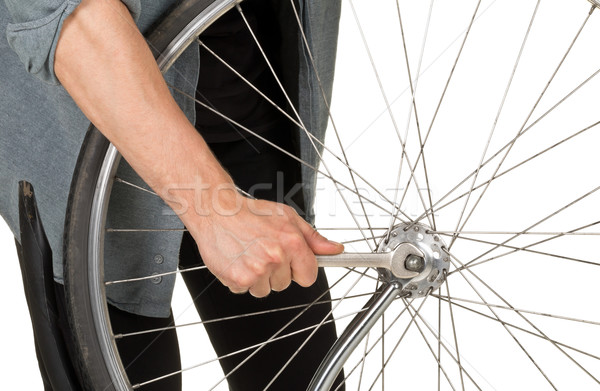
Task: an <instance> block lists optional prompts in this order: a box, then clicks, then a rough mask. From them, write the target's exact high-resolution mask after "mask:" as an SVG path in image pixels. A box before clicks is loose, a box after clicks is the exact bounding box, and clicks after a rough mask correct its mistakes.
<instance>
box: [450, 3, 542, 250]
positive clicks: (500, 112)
mask: <svg viewBox="0 0 600 391" xmlns="http://www.w3.org/2000/svg"><path fill="white" fill-rule="evenodd" d="M540 1H541V0H538V1H537V2H536V4H535V8H534V9H533V14H532V15H531V19H530V20H529V25H528V26H527V31H526V32H525V36H524V37H523V41H522V43H521V48H520V49H519V54H518V55H517V58H516V60H515V64H514V65H513V69H512V72H511V74H510V77H509V79H508V83H507V85H506V88H505V90H504V96H502V100H501V101H500V107H498V112H497V113H496V118H495V119H494V123H493V124H492V129H491V130H490V133H489V135H488V139H487V143H486V145H485V147H484V148H483V153H482V154H481V158H480V160H479V164H478V168H477V169H476V170H475V175H474V176H473V180H472V181H471V187H470V189H469V192H468V194H467V198H466V199H465V203H464V205H463V207H462V210H461V212H460V216H459V217H458V221H457V222H456V228H455V230H456V231H459V230H463V229H464V227H465V225H466V224H467V221H468V220H469V217H470V216H471V214H472V213H473V211H474V210H475V207H476V206H477V203H476V204H475V205H474V206H473V208H472V209H471V212H470V213H469V215H468V216H467V217H466V218H465V221H464V222H463V224H462V226H461V221H462V218H463V216H464V213H465V211H466V210H467V205H468V204H469V200H470V199H471V194H472V193H473V189H474V187H475V183H476V181H477V178H478V177H479V172H480V167H482V164H483V161H484V160H485V156H486V154H487V151H488V148H489V147H490V143H491V141H492V137H493V136H494V132H495V131H496V126H497V125H498V120H499V119H500V115H501V114H502V110H503V109H504V103H505V102H506V97H507V96H508V92H509V91H510V87H511V86H512V82H513V80H514V78H515V74H516V73H517V68H518V67H519V64H520V62H521V57H522V55H523V51H524V50H525V45H526V44H527V39H528V38H529V33H530V32H531V27H532V26H533V22H534V21H535V17H536V15H537V11H538V9H539V6H540ZM540 99H541V97H540ZM538 102H539V100H538ZM536 106H537V103H536ZM534 110H535V107H534ZM531 114H533V110H532V112H531ZM531 114H530V115H531ZM528 119H529V118H528ZM528 119H527V120H528ZM527 120H526V121H525V124H526V123H527ZM494 174H495V173H494ZM492 176H494V175H492ZM484 191H485V190H484ZM459 227H460V229H459ZM455 240H456V236H454V237H452V239H451V240H450V244H449V245H448V249H449V250H451V249H452V246H453V245H454V241H455Z"/></svg>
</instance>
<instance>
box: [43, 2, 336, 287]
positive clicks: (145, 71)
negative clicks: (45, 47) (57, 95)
mask: <svg viewBox="0 0 600 391" xmlns="http://www.w3.org/2000/svg"><path fill="white" fill-rule="evenodd" d="M54 71H55V73H56V75H57V77H58V79H59V80H60V81H61V83H62V85H63V86H64V87H65V88H66V89H67V91H68V92H69V94H70V95H71V96H72V97H73V99H74V100H75V102H76V103H77V104H78V106H79V107H80V108H81V110H82V111H83V112H84V114H85V115H86V116H87V117H88V118H89V119H90V121H92V123H94V125H96V127H97V128H98V129H99V130H100V131H101V132H102V133H103V134H104V135H105V136H106V137H107V138H108V139H109V140H110V141H111V142H112V143H113V144H114V145H115V146H116V148H117V149H118V150H119V151H120V152H121V154H122V155H123V157H124V158H125V159H126V160H127V161H128V162H129V164H130V165H131V166H132V167H133V168H134V169H135V170H136V172H137V173H138V174H139V175H140V176H141V177H142V178H143V179H144V180H145V181H146V183H148V185H150V186H151V187H152V188H153V189H154V190H155V191H156V192H157V193H159V194H160V195H161V196H162V197H163V198H164V199H165V201H166V202H167V203H168V204H169V205H170V206H171V207H173V208H174V209H176V210H177V209H178V208H180V207H181V205H182V203H181V202H176V201H174V200H172V199H171V198H170V197H168V190H169V188H171V189H172V188H173V187H177V186H178V185H184V184H189V183H190V182H192V181H194V180H195V181H198V180H199V182H200V186H201V187H202V188H206V189H208V190H207V191H202V192H200V193H199V194H200V196H199V197H194V194H193V193H192V192H188V193H185V192H182V194H181V198H182V199H183V201H184V202H183V204H187V208H186V210H183V211H181V213H180V215H179V216H180V218H181V220H182V221H183V223H184V224H185V225H186V227H187V228H188V230H189V231H190V233H191V234H192V236H193V237H194V239H195V240H196V242H197V244H198V247H199V249H200V253H201V255H202V257H203V260H204V262H205V263H206V265H207V266H208V268H209V269H210V270H211V271H212V272H213V273H214V274H215V275H216V276H217V277H218V278H219V279H220V280H221V282H222V283H224V284H225V285H226V286H228V287H229V288H230V289H231V290H232V291H234V292H243V291H246V290H249V291H250V293H252V294H253V295H255V296H265V295H267V294H268V293H269V292H270V291H271V289H273V290H282V289H285V288H286V287H287V286H288V285H289V283H290V280H291V279H293V280H295V281H296V282H298V283H299V284H300V285H303V286H308V285H311V284H312V283H313V282H314V280H315V278H316V274H317V265H316V260H315V257H314V253H318V254H334V253H338V252H341V251H342V249H343V247H342V246H341V245H340V244H337V243H333V242H329V241H328V240H326V239H325V238H323V237H322V236H320V235H319V234H318V233H317V232H316V231H314V230H313V229H312V227H310V226H309V225H308V224H307V223H306V222H305V221H304V220H302V218H300V217H299V216H298V215H297V214H296V213H295V211H293V209H291V208H289V207H287V206H283V205H280V204H276V203H273V202H269V201H253V200H249V199H247V198H245V197H243V196H241V195H239V194H238V193H237V191H235V188H234V186H233V182H232V180H231V178H230V177H229V175H228V174H227V173H226V172H225V170H224V169H223V168H222V167H221V166H220V164H219V163H218V162H217V160H216V159H215V158H214V156H213V155H212V153H211V152H210V150H209V148H208V146H207V145H206V143H205V142H204V140H203V139H202V137H201V136H200V135H199V134H198V132H197V131H196V129H195V128H194V126H193V125H192V124H190V122H189V121H188V120H187V118H186V117H185V115H184V113H183V112H182V111H181V110H180V109H179V107H178V106H177V104H176V103H175V101H174V99H173V98H172V96H171V94H170V92H169V90H168V88H167V85H166V83H165V81H164V80H163V77H162V75H161V73H160V71H159V69H158V67H157V66H156V63H155V61H154V58H153V56H152V54H151V52H150V49H149V48H148V46H147V44H146V42H145V40H144V38H143V37H142V35H141V34H140V32H139V30H138V29H137V28H136V26H135V24H134V22H133V20H132V18H131V16H130V15H129V12H128V10H127V8H126V7H125V6H124V5H123V4H122V3H121V2H120V1H118V0H83V1H82V3H81V5H79V6H78V7H77V8H76V9H75V11H74V12H73V13H72V14H71V15H70V16H69V17H68V18H67V19H66V20H65V23H64V25H63V28H62V32H61V35H60V39H59V41H58V45H57V48H56V55H55V63H54ZM223 188H229V189H230V190H229V191H217V192H215V191H211V190H214V189H223ZM214 205H218V206H219V208H224V209H227V210H236V211H237V210H239V212H237V213H235V214H233V215H227V214H226V213H217V211H215V208H214ZM197 210H203V211H206V212H207V213H203V214H202V215H201V214H198V213H196V212H195V211H197ZM253 210H260V211H261V213H260V214H257V213H253Z"/></svg>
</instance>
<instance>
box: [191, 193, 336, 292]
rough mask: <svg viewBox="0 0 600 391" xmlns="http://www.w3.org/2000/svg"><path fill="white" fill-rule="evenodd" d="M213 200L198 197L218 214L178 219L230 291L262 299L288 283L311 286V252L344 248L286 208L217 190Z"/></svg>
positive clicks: (314, 275)
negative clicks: (216, 208) (181, 220)
mask: <svg viewBox="0 0 600 391" xmlns="http://www.w3.org/2000/svg"><path fill="white" fill-rule="evenodd" d="M215 197H217V195H215ZM218 197H219V199H218V200H215V199H214V198H212V197H205V198H203V200H205V201H206V200H209V202H208V204H214V203H218V204H219V205H220V207H219V211H218V212H217V211H215V208H211V207H208V208H207V209H210V210H211V212H210V213H208V215H207V216H202V217H199V216H194V212H191V211H190V212H191V213H186V214H185V215H184V216H185V217H183V220H184V222H186V226H187V228H188V230H189V231H190V233H191V234H192V236H193V237H194V239H195V240H196V243H197V244H198V248H199V249H200V254H201V255H202V259H203V260H204V263H205V264H206V266H207V267H208V268H209V270H211V271H212V272H213V274H215V276H217V278H218V279H219V280H220V281H221V282H222V283H223V284H224V285H226V286H227V287H229V289H230V290H231V291H232V292H234V293H244V292H247V291H249V292H250V294H252V295H253V296H256V297H263V296H266V295H268V294H269V293H270V292H271V290H273V291H281V290H284V289H285V288H287V287H288V286H289V285H290V283H291V281H295V282H297V283H298V284H299V285H301V286H310V285H312V284H313V283H314V282H315V279H316V278H317V262H316V259H315V254H337V253H340V252H342V251H343V249H344V247H343V246H342V245H341V244H339V243H335V242H331V241H329V240H327V239H325V238H324V237H323V236H321V235H320V234H319V233H318V232H317V231H315V230H314V229H313V228H312V227H311V226H310V225H309V224H308V223H306V222H305V221H304V220H303V219H302V218H301V217H300V216H299V215H298V214H297V213H296V211H295V210H294V209H292V208H290V207H288V206H286V205H283V204H278V203H275V202H270V201H264V200H252V199H248V198H245V197H243V196H241V195H239V194H237V193H236V192H233V191H226V192H219V193H218ZM223 205H225V207H223ZM227 211H231V212H232V213H228V212H227Z"/></svg>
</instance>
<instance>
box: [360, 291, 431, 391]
mask: <svg viewBox="0 0 600 391" xmlns="http://www.w3.org/2000/svg"><path fill="white" fill-rule="evenodd" d="M428 297H429V296H426V297H425V298H424V299H423V300H422V301H421V304H420V305H419V308H417V310H416V311H415V313H414V314H412V315H411V318H410V321H409V322H408V325H407V326H406V327H405V328H404V331H403V332H402V335H401V336H400V338H398V342H396V344H395V345H394V348H393V349H392V351H391V352H390V354H389V356H388V358H387V359H386V360H385V362H384V363H383V366H382V367H381V369H380V370H379V372H378V373H377V376H375V379H374V380H373V383H371V387H369V391H371V390H372V389H373V387H374V386H375V384H376V383H377V380H378V379H379V377H380V376H383V373H384V371H385V367H386V366H387V364H388V363H389V362H390V360H391V358H392V356H393V355H394V353H395V352H396V349H398V346H400V343H402V340H403V339H404V336H405V335H406V333H407V332H408V330H409V329H410V327H411V326H412V325H413V323H414V322H415V317H416V316H417V315H418V314H419V312H420V311H421V308H423V305H424V304H425V302H426V301H427V298H428ZM405 306H406V308H407V309H408V304H406V303H405ZM409 312H410V310H409ZM384 336H385V334H382V336H381V337H382V340H383V337H384Z"/></svg>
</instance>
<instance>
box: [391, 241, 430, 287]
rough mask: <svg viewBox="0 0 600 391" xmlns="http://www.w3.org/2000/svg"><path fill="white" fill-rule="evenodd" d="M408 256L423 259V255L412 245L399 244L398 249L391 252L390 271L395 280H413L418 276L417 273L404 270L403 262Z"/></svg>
mask: <svg viewBox="0 0 600 391" xmlns="http://www.w3.org/2000/svg"><path fill="white" fill-rule="evenodd" d="M410 255H416V256H418V257H421V258H425V254H423V251H421V250H420V249H419V248H418V247H417V246H415V245H414V244H412V243H408V242H404V243H400V244H399V245H398V247H396V248H395V249H394V250H393V254H392V262H391V265H390V266H391V267H390V270H391V271H392V274H393V275H394V277H396V278H402V279H406V278H413V277H416V276H418V275H419V273H418V272H414V271H410V270H408V269H406V266H405V261H406V258H408V257H409V256H410Z"/></svg>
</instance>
